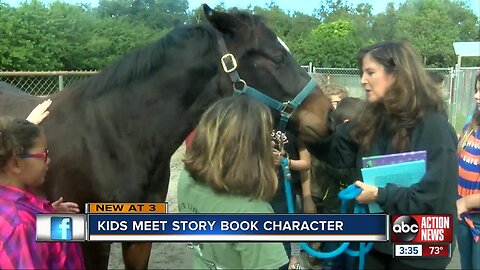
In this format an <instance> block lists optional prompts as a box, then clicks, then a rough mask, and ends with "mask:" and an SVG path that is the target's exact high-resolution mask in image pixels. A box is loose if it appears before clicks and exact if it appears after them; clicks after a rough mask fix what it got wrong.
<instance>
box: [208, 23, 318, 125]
mask: <svg viewBox="0 0 480 270" xmlns="http://www.w3.org/2000/svg"><path fill="white" fill-rule="evenodd" d="M217 37H218V38H217V40H218V46H219V49H220V52H221V54H222V58H221V63H222V67H223V71H225V73H227V74H228V75H229V76H230V80H231V81H232V83H233V91H234V94H236V95H249V96H251V97H253V98H255V99H257V100H259V101H261V102H263V103H264V104H266V105H268V106H270V107H271V108H273V109H275V110H277V111H279V112H280V122H279V123H278V130H282V131H284V130H286V128H287V124H288V120H290V117H291V116H292V114H293V113H294V112H295V110H296V109H297V108H298V107H299V106H300V105H301V104H302V102H303V101H304V100H305V99H306V98H307V97H308V96H309V95H310V94H311V93H312V92H313V90H314V89H315V86H316V85H317V84H316V82H315V80H314V79H312V78H310V80H309V81H308V83H307V84H306V85H305V87H303V89H302V90H301V91H300V93H298V95H297V96H296V97H295V98H293V99H292V100H289V101H286V102H280V101H277V100H275V99H273V98H271V97H269V96H267V95H265V94H263V93H262V92H260V91H258V90H257V89H255V88H253V87H251V86H249V85H248V84H247V83H246V82H245V81H244V80H242V79H241V78H240V75H239V74H238V72H237V60H236V59H235V56H233V54H231V53H229V52H228V50H227V46H226V45H225V40H224V39H223V36H222V34H221V33H218V31H217Z"/></svg>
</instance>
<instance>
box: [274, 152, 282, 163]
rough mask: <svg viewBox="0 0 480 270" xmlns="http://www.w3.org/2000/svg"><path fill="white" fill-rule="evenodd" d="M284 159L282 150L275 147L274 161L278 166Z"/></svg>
mask: <svg viewBox="0 0 480 270" xmlns="http://www.w3.org/2000/svg"><path fill="white" fill-rule="evenodd" d="M281 160H282V152H280V151H278V150H277V149H273V162H274V163H275V165H276V166H280V161H281Z"/></svg>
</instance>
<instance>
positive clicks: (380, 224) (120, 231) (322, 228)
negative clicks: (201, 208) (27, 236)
mask: <svg viewBox="0 0 480 270" xmlns="http://www.w3.org/2000/svg"><path fill="white" fill-rule="evenodd" d="M82 220H83V221H84V223H83V224H82ZM82 233H83V235H82ZM79 235H82V239H84V240H86V241H170V242H175V241H178V242H190V241H195V242H206V241H218V242H225V241H232V242H233V241H234V242H238V241H262V242H265V241H272V242H278V241H301V242H304V241H305V242H309V241H369V242H384V241H387V240H389V219H388V216H387V215H384V214H375V215H372V214H346V215H323V214H201V215H200V214H155V213H152V214H133V213H131V214H93V213H92V214H87V215H44V214H39V215H37V240H38V241H75V240H77V241H79V240H80V239H79Z"/></svg>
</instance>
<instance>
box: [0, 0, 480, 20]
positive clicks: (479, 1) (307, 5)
mask: <svg viewBox="0 0 480 270" xmlns="http://www.w3.org/2000/svg"><path fill="white" fill-rule="evenodd" d="M0 1H1V2H5V3H8V4H10V5H17V4H18V3H21V2H24V1H25V0H0ZM52 1H53V0H43V2H52ZM62 1H63V2H68V3H71V4H76V3H89V4H91V5H92V6H96V5H98V0H62ZM221 2H224V3H225V6H226V7H227V8H230V7H238V8H245V7H247V6H248V5H249V4H251V5H254V6H255V5H256V6H265V5H266V4H267V3H270V2H271V1H269V0H189V6H190V8H191V9H193V8H196V7H198V6H200V5H201V4H202V3H207V4H209V5H210V6H212V7H214V6H216V5H217V4H219V3H221ZM274 2H275V3H276V4H277V5H278V6H279V7H280V8H281V9H283V10H285V11H287V10H288V11H300V12H303V13H306V14H309V15H311V14H312V13H313V11H314V9H318V8H319V7H320V5H321V3H322V2H324V1H321V0H274ZM344 2H348V3H350V4H352V5H353V6H356V5H357V4H359V3H372V2H373V4H372V6H373V13H374V14H376V13H380V12H383V11H384V10H385V7H386V6H387V2H394V3H395V5H396V7H398V4H399V3H401V2H404V1H403V0H374V1H372V0H344ZM465 2H466V3H467V4H468V6H470V8H471V9H472V10H473V12H474V13H475V14H476V15H477V16H480V0H466V1H465Z"/></svg>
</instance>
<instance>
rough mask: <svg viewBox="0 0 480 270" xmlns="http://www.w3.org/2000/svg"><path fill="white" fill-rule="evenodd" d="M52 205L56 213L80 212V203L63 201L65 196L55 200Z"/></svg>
mask: <svg viewBox="0 0 480 270" xmlns="http://www.w3.org/2000/svg"><path fill="white" fill-rule="evenodd" d="M52 207H53V209H54V210H55V213H58V214H60V213H62V214H76V213H78V212H80V209H79V208H78V204H76V203H74V202H63V197H60V199H58V200H56V201H54V202H53V203H52Z"/></svg>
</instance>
